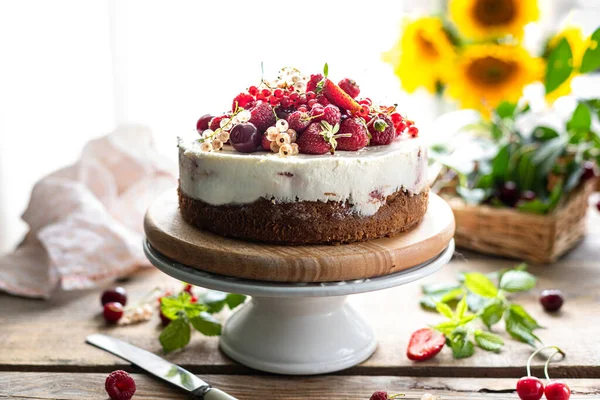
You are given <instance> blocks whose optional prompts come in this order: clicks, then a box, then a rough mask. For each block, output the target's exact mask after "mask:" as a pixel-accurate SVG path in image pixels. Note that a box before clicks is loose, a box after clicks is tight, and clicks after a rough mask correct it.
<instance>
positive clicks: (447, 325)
mask: <svg viewBox="0 0 600 400" xmlns="http://www.w3.org/2000/svg"><path fill="white" fill-rule="evenodd" d="M456 327H457V324H456V322H454V321H444V322H441V323H439V324H437V325H436V326H434V327H433V329H435V330H436V331H438V332H441V333H443V334H444V335H445V336H446V337H448V335H450V334H451V333H452V331H454V330H455V329H456Z"/></svg>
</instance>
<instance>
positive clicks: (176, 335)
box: [158, 317, 191, 353]
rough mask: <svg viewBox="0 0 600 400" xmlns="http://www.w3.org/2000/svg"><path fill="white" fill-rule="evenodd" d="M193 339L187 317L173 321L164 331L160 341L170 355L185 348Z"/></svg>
mask: <svg viewBox="0 0 600 400" xmlns="http://www.w3.org/2000/svg"><path fill="white" fill-rule="evenodd" d="M190 337H191V329H190V325H189V324H188V321H187V319H186V318H185V317H181V318H177V319H174V320H173V321H171V323H170V324H169V325H167V326H166V327H165V329H163V331H162V332H161V334H160V336H159V338H158V340H159V341H160V344H161V345H162V348H163V351H164V352H165V353H169V352H171V351H173V350H177V349H182V348H184V347H185V346H186V345H187V344H188V343H189V342H190Z"/></svg>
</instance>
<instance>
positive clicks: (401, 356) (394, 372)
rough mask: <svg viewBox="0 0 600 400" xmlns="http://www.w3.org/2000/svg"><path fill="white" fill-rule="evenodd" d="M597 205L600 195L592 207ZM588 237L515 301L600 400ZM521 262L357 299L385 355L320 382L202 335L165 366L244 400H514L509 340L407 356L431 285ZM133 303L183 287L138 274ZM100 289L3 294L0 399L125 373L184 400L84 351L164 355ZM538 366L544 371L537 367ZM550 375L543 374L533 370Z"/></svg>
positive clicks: (516, 370)
mask: <svg viewBox="0 0 600 400" xmlns="http://www.w3.org/2000/svg"><path fill="white" fill-rule="evenodd" d="M593 199H594V200H597V199H598V194H596V195H595V197H594V198H593ZM588 217H589V218H588V226H589V234H588V235H587V237H586V239H585V240H584V241H583V243H581V244H580V245H579V246H578V247H577V248H576V249H575V250H573V251H572V252H571V253H569V254H568V255H567V256H565V257H564V258H563V259H562V260H561V261H560V262H558V263H556V264H553V265H546V266H532V267H530V271H531V272H533V273H534V274H536V275H537V276H538V277H539V280H538V286H537V289H536V290H534V291H532V292H530V293H524V294H520V295H518V296H515V297H517V298H518V301H519V302H520V303H521V304H523V305H524V307H525V308H526V309H527V310H528V311H529V312H530V313H531V314H532V315H533V316H534V317H535V318H537V319H538V321H539V322H540V323H541V325H543V326H545V327H547V329H544V330H540V331H538V334H539V336H540V337H541V339H542V340H543V341H544V342H545V343H546V344H555V345H558V346H560V347H561V348H563V349H564V350H565V351H566V352H567V358H566V359H565V360H563V361H560V362H556V363H554V364H553V366H552V367H551V375H552V376H553V377H557V378H558V377H561V378H564V379H567V382H568V384H569V385H570V387H571V388H572V390H573V392H574V394H573V396H572V397H571V398H572V399H592V398H600V379H598V378H600V290H599V289H598V288H599V287H600V213H598V212H597V211H596V210H595V207H594V208H593V209H592V208H591V209H590V212H589V215H588ZM515 264H516V262H515V261H510V260H504V259H497V258H491V257H486V256H483V255H480V254H474V253H467V252H460V253H457V254H456V256H455V258H454V260H453V261H452V262H451V263H450V264H449V265H448V266H446V267H444V268H443V269H442V270H441V271H440V272H438V273H437V274H435V275H433V276H431V277H429V278H427V279H425V280H424V281H423V282H415V283H412V284H409V285H406V286H401V287H397V288H393V289H388V290H383V291H379V292H374V293H366V294H361V295H356V296H352V297H351V300H350V301H352V302H353V304H354V305H355V306H356V307H357V308H358V309H359V310H360V311H362V312H363V315H365V316H366V318H368V319H369V320H370V322H371V324H372V326H373V327H374V329H375V331H376V334H377V335H378V337H379V347H378V349H377V351H376V352H375V354H374V355H373V356H372V357H371V358H370V359H369V360H367V361H366V362H364V363H363V364H361V365H358V366H356V367H354V368H350V369H348V370H345V371H343V372H341V373H337V374H333V375H327V376H316V377H286V376H276V375H268V374H262V373H259V372H257V371H253V370H250V369H248V368H246V367H244V366H241V365H239V364H237V363H235V362H233V361H231V360H230V359H228V358H227V357H226V356H225V355H223V353H221V352H220V351H219V350H218V346H217V345H218V340H217V339H216V338H206V337H202V336H201V335H200V334H194V335H193V337H192V342H191V343H190V345H189V346H188V347H187V348H186V349H185V350H184V351H181V352H176V353H173V354H170V355H168V356H167V357H166V358H168V359H170V360H172V361H173V362H176V363H178V364H180V365H182V366H183V367H185V368H187V369H189V370H191V371H193V372H195V373H197V374H200V375H202V377H203V378H204V379H205V380H206V381H208V382H210V383H212V384H213V385H215V386H217V387H219V388H221V389H223V390H225V391H227V392H229V393H230V394H232V395H234V396H236V397H238V398H240V399H263V398H265V399H328V400H330V399H368V398H369V396H370V395H371V393H372V392H373V391H375V390H387V391H389V392H392V393H397V392H404V393H406V394H407V397H406V398H408V399H420V397H421V395H422V394H423V393H424V392H429V393H432V394H438V395H440V396H441V398H444V399H476V398H478V399H480V398H485V399H488V398H489V399H516V398H517V395H516V394H515V392H514V388H515V383H516V379H515V378H518V377H520V376H523V375H524V374H525V362H526V360H527V358H528V356H529V354H530V353H531V348H530V347H528V346H527V345H525V344H522V343H518V342H515V341H513V340H510V339H508V338H507V335H506V334H505V333H504V332H503V329H498V330H499V331H500V332H502V335H503V336H504V337H505V338H506V339H507V340H506V343H507V344H506V346H505V349H504V350H503V351H502V352H501V353H500V354H493V353H487V352H484V351H482V350H477V351H476V354H475V355H474V356H473V357H471V358H467V359H464V360H454V359H452V355H451V352H450V351H449V350H448V349H444V350H443V351H442V353H440V354H439V355H438V356H437V357H436V358H434V359H433V360H430V361H427V362H422V363H413V362H411V361H410V360H408V359H407V358H406V355H405V352H406V346H407V342H408V339H409V337H410V334H411V332H413V331H414V330H416V329H418V328H421V327H424V326H426V325H428V324H433V323H435V322H437V321H439V320H440V317H439V316H438V315H436V314H433V313H428V312H424V311H423V310H421V308H420V307H419V305H418V299H419V298H420V287H421V284H422V283H431V282H438V281H452V280H453V279H454V277H455V275H456V273H457V272H459V271H480V272H484V273H486V272H491V271H494V270H497V269H500V268H503V267H511V266H513V265H515ZM122 285H123V286H124V287H126V289H127V290H128V292H129V299H130V301H135V299H136V298H139V297H141V296H142V295H143V294H144V293H146V292H147V291H149V290H150V289H151V288H153V287H154V286H157V285H161V286H164V285H172V286H174V287H179V286H178V283H177V282H175V281H174V280H172V279H171V278H169V277H167V276H165V275H163V274H162V273H160V272H158V271H156V270H147V271H144V272H141V273H139V274H136V275H135V276H134V277H132V278H131V279H130V280H129V281H127V282H124V283H122ZM544 288H560V289H561V290H563V292H564V293H565V295H566V302H565V305H564V307H563V310H562V311H561V312H560V313H559V314H558V315H550V314H547V313H545V312H544V311H543V310H542V308H541V306H540V305H539V303H538V291H539V290H540V289H544ZM100 292H101V290H100V289H97V290H90V291H87V292H83V293H82V292H79V293H58V294H57V295H56V296H55V297H54V298H53V299H52V300H51V301H46V302H44V301H38V300H28V299H22V298H16V297H11V296H8V295H4V294H2V295H0V398H3V397H9V398H18V399H32V398H36V399H83V398H98V399H101V398H106V397H107V396H106V393H105V391H104V379H105V378H106V375H107V374H108V373H109V372H110V371H113V370H115V369H125V370H127V371H130V372H133V373H134V374H135V375H134V378H135V380H136V382H137V386H138V391H137V392H136V395H135V397H134V398H138V399H141V398H163V399H177V398H185V395H184V394H182V393H181V392H179V391H177V390H176V389H173V388H171V387H169V386H167V385H165V384H163V383H161V382H159V381H157V380H155V379H153V378H151V377H149V376H146V375H144V374H143V373H141V372H140V371H139V370H138V369H136V368H134V367H132V366H131V365H129V364H127V363H125V362H123V361H122V360H120V359H119V358H117V357H114V356H112V355H110V354H108V353H105V352H103V351H101V350H98V349H95V348H93V347H91V346H89V345H86V344H85V343H84V339H85V336H86V335H88V334H90V333H96V332H103V333H107V334H110V335H114V336H116V337H119V338H121V339H124V340H127V341H129V342H131V343H133V344H135V345H137V346H140V347H143V348H145V349H149V350H151V351H154V352H156V353H158V354H161V350H160V344H159V343H158V335H159V332H160V329H161V328H160V326H159V321H158V317H157V316H156V317H155V318H154V320H152V321H150V322H148V323H144V324H140V325H135V326H128V327H116V328H114V327H107V326H105V324H104V322H103V320H102V316H101V314H100V310H101V308H100V300H99V293H100ZM539 363H540V361H538V365H539ZM534 371H535V373H536V374H537V375H538V376H541V368H539V367H538V368H535V369H534Z"/></svg>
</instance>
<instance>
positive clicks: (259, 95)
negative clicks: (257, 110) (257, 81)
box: [256, 93, 267, 101]
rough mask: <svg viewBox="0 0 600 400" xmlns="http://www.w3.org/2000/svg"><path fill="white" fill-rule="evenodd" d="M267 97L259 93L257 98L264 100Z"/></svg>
mask: <svg viewBox="0 0 600 400" xmlns="http://www.w3.org/2000/svg"><path fill="white" fill-rule="evenodd" d="M266 99H267V98H266V96H264V95H263V94H262V93H258V94H257V95H256V100H263V101H264V100H266Z"/></svg>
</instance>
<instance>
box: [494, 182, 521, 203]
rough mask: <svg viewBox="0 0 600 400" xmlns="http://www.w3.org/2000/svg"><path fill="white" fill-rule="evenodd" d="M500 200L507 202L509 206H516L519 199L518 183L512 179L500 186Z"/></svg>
mask: <svg viewBox="0 0 600 400" xmlns="http://www.w3.org/2000/svg"><path fill="white" fill-rule="evenodd" d="M499 197H500V201H501V202H503V203H504V204H506V205H507V206H509V207H514V206H515V204H517V201H519V197H521V196H520V194H519V189H517V184H516V183H514V182H512V181H507V182H504V184H503V185H502V186H501V187H500V193H499Z"/></svg>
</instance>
